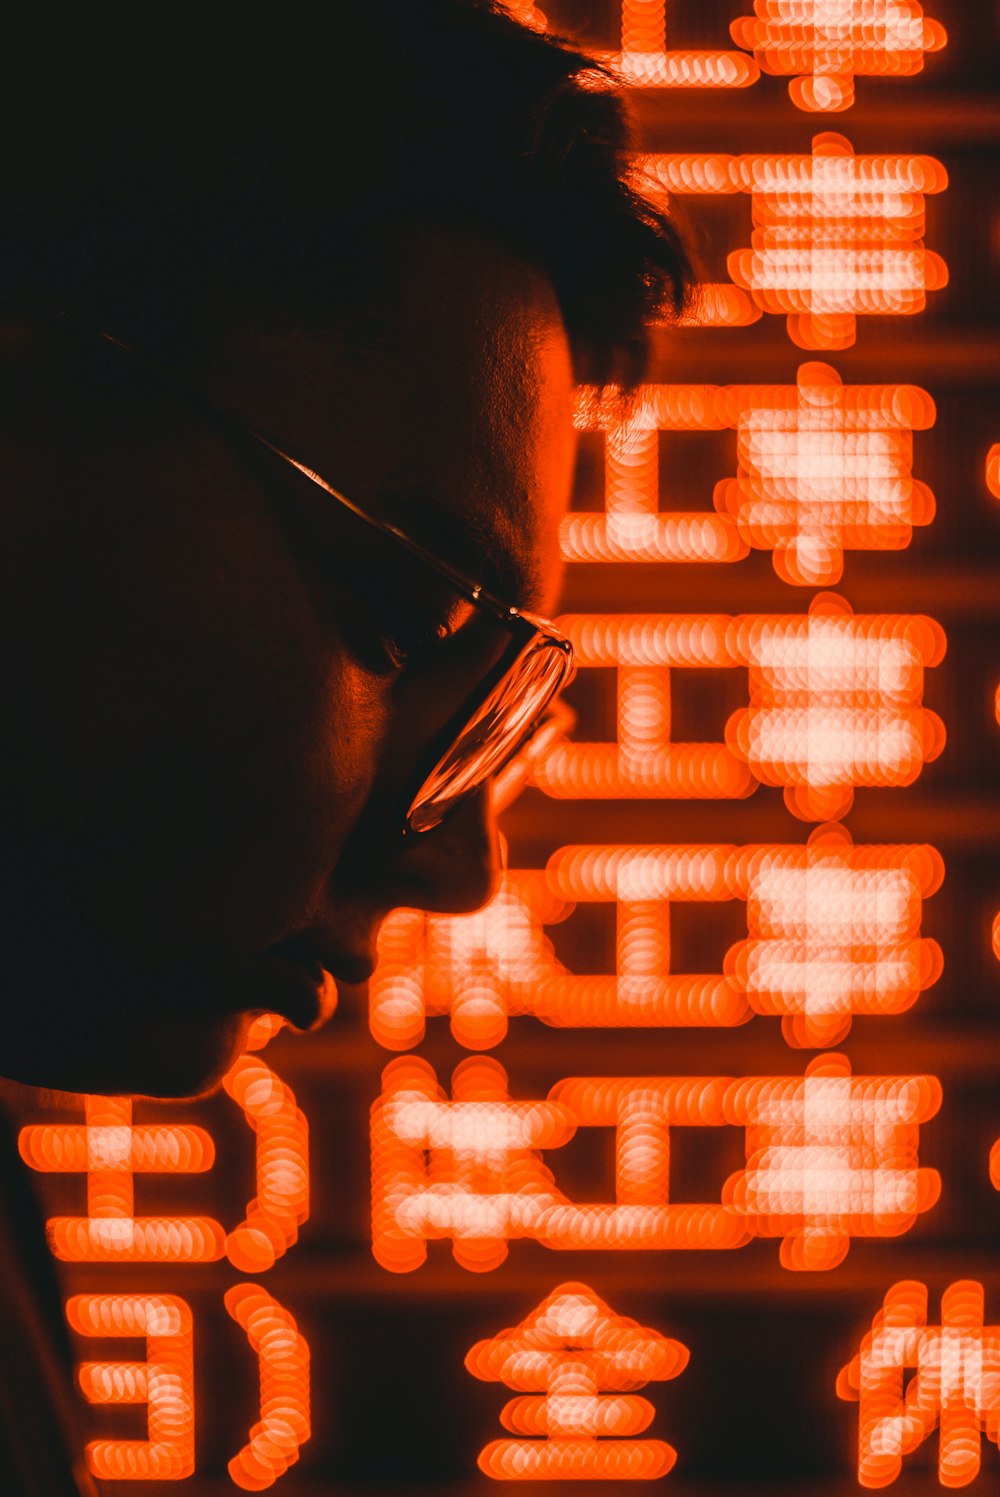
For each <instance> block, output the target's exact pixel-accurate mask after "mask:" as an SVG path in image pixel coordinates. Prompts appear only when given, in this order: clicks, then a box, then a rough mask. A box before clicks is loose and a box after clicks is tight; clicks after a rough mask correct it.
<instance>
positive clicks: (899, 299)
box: [636, 133, 948, 349]
mask: <svg viewBox="0 0 1000 1497" xmlns="http://www.w3.org/2000/svg"><path fill="white" fill-rule="evenodd" d="M636 171H637V173H639V175H640V176H641V178H642V180H643V182H644V183H646V184H651V185H652V186H653V187H654V190H659V191H661V192H665V193H668V194H669V193H684V192H696V193H707V194H712V195H717V194H723V193H734V192H746V193H749V194H750V195H751V199H752V206H753V223H754V228H753V235H752V239H751V245H750V247H749V248H748V249H740V250H736V251H735V252H734V253H733V254H731V255H730V256H729V261H728V268H729V274H730V276H731V277H732V279H733V281H734V282H735V284H736V286H737V287H742V288H744V290H745V291H747V292H748V293H749V294H750V296H751V297H752V298H753V300H754V302H755V303H756V304H757V306H759V307H760V308H761V309H762V310H763V311H765V312H781V313H784V314H785V315H786V317H787V326H788V336H789V337H790V338H791V340H792V342H793V343H795V344H796V345H797V346H798V347H799V348H822V349H835V348H849V347H850V346H851V344H853V342H854V339H855V323H856V319H857V318H858V317H859V316H871V315H873V314H875V315H882V316H889V315H892V316H900V315H912V314H913V313H915V312H922V311H923V310H924V307H925V305H926V301H927V292H928V291H937V290H940V289H941V287H942V286H945V285H947V281H948V271H947V267H946V265H945V263H944V261H943V260H942V259H941V257H940V255H936V254H934V253H933V252H932V251H930V250H926V249H925V248H924V246H923V233H924V199H925V196H926V194H928V193H933V192H943V190H944V189H945V187H946V186H947V183H948V178H947V173H946V172H945V169H944V167H943V166H942V165H941V163H940V161H937V160H936V159H935V158H934V157H932V156H855V154H854V148H853V146H852V145H851V143H850V141H849V140H847V139H845V137H844V136H842V135H835V134H833V133H826V134H823V135H817V136H815V137H814V139H813V149H812V154H811V155H809V156H805V155H801V156H760V155H754V156H728V155H693V154H690V153H685V154H683V155H657V156H643V157H641V158H640V159H639V160H638V161H637V163H636Z"/></svg>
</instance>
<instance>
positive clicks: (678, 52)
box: [611, 0, 760, 88]
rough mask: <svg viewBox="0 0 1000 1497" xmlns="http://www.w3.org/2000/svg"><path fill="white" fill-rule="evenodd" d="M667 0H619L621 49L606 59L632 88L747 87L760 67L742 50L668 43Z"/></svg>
mask: <svg viewBox="0 0 1000 1497" xmlns="http://www.w3.org/2000/svg"><path fill="white" fill-rule="evenodd" d="M666 11H667V3H666V0H622V8H621V17H622V49H621V52H620V53H618V54H617V55H615V56H614V57H613V58H612V59H611V61H612V62H613V63H614V66H615V68H616V70H617V71H618V72H619V73H621V74H622V76H623V77H624V78H625V80H626V82H628V83H630V84H631V85H632V87H633V88H637V87H638V88H643V87H646V88H649V87H652V88H746V87H747V85H748V84H750V83H755V82H756V81H757V79H758V78H759V77H760V69H759V68H758V66H757V64H756V62H754V61H753V59H752V58H749V57H747V56H746V55H745V53H743V52H733V51H728V52H727V51H703V50H702V51H692V50H691V49H690V48H686V49H675V48H671V49H669V50H668V48H667V25H666Z"/></svg>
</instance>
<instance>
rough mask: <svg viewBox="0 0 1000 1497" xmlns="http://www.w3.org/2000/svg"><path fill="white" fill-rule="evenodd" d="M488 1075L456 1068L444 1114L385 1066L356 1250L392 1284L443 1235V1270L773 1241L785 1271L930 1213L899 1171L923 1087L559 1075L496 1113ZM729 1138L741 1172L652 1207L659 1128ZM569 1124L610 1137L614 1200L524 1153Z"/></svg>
mask: <svg viewBox="0 0 1000 1497" xmlns="http://www.w3.org/2000/svg"><path fill="white" fill-rule="evenodd" d="M506 1087H507V1078H506V1073H505V1072H504V1070H503V1068H502V1067H501V1066H500V1065H499V1064H498V1063H497V1062H496V1061H490V1060H485V1059H475V1060H474V1059H472V1058H470V1059H468V1060H465V1061H463V1062H462V1063H461V1065H460V1066H459V1067H458V1068H457V1070H456V1071H455V1075H454V1077H453V1088H454V1092H453V1100H451V1101H449V1100H448V1099H447V1098H446V1097H445V1096H444V1093H443V1092H442V1091H441V1088H440V1087H439V1085H438V1082H437V1078H436V1076H435V1074H434V1071H433V1070H432V1068H431V1067H430V1066H429V1065H428V1064H427V1062H426V1061H423V1060H411V1059H406V1060H402V1059H400V1060H396V1061H393V1062H392V1063H391V1064H390V1065H389V1066H387V1067H386V1070H385V1072H384V1073H383V1092H382V1096H381V1097H380V1098H379V1100H378V1101H377V1102H376V1104H375V1107H374V1109H373V1122H372V1161H373V1164H372V1175H373V1191H372V1195H373V1217H374V1252H375V1256H376V1258H377V1259H378V1261H379V1262H380V1263H381V1264H382V1265H383V1267H385V1268H389V1269H392V1270H394V1271H396V1272H408V1271H410V1270H412V1269H414V1268H419V1267H420V1265H421V1264H422V1263H423V1262H424V1259H425V1257H426V1248H425V1246H424V1244H425V1242H426V1241H427V1240H428V1239H431V1238H441V1237H450V1238H451V1239H452V1241H453V1244H454V1246H453V1251H454V1255H455V1258H456V1260H457V1261H458V1262H459V1263H462V1264H463V1265H464V1266H465V1267H466V1268H471V1269H474V1270H480V1271H483V1270H488V1269H492V1268H495V1267H497V1266H498V1265H499V1264H500V1263H501V1262H503V1260H504V1258H505V1257H506V1252H507V1248H506V1241H507V1240H508V1239H511V1238H518V1237H521V1238H523V1237H527V1238H533V1239H534V1240H535V1241H536V1242H540V1243H542V1244H543V1245H544V1246H546V1247H549V1248H554V1249H575V1250H580V1249H608V1248H611V1249H614V1250H616V1251H621V1250H623V1249H631V1248H646V1249H650V1248H653V1249H659V1250H663V1249H677V1248H686V1249H690V1248H702V1249H704V1248H711V1249H720V1248H735V1247H741V1246H742V1245H743V1244H744V1243H746V1242H748V1241H749V1240H750V1238H751V1237H782V1238H783V1239H784V1240H783V1242H782V1247H781V1261H782V1263H783V1265H784V1266H785V1267H786V1268H790V1269H824V1268H832V1267H835V1266H836V1264H838V1263H839V1262H841V1261H842V1259H843V1258H844V1256H845V1254H846V1253H847V1250H848V1248H849V1246H850V1239H851V1237H852V1236H854V1237H895V1236H899V1235H900V1234H902V1233H904V1232H906V1231H908V1230H909V1229H910V1228H911V1227H912V1226H913V1225H914V1223H915V1222H916V1219H917V1217H918V1216H919V1215H920V1214H921V1213H922V1212H924V1211H927V1210H929V1209H930V1207H931V1206H933V1205H934V1203H935V1201H936V1200H937V1197H938V1193H939V1190H940V1179H939V1177H938V1175H937V1173H936V1172H935V1171H934V1170H929V1169H921V1168H920V1167H919V1166H918V1163H917V1147H918V1143H919V1128H920V1124H921V1123H922V1122H925V1121H926V1120H927V1119H928V1118H931V1117H933V1115H934V1113H935V1112H936V1111H937V1109H938V1107H939V1106H940V1103H941V1088H940V1085H939V1083H938V1082H937V1080H936V1078H935V1077H932V1076H857V1077H852V1076H851V1074H850V1067H849V1065H848V1063H847V1061H846V1060H845V1059H844V1057H843V1056H839V1055H833V1056H824V1057H821V1058H817V1059H816V1060H814V1061H813V1062H811V1064H810V1065H809V1066H808V1068H807V1070H806V1073H805V1076H804V1077H796V1076H758V1077H747V1078H744V1079H742V1080H733V1079H732V1078H730V1077H724V1076H666V1077H641V1076H631V1077H571V1078H568V1079H567V1080H565V1081H561V1082H558V1083H557V1084H556V1085H555V1086H554V1087H553V1088H552V1090H551V1091H550V1093H549V1096H548V1099H547V1100H546V1101H544V1102H542V1101H537V1102H513V1101H512V1100H511V1099H510V1097H509V1096H508V1095H507V1090H506ZM726 1125H729V1126H735V1127H740V1128H743V1129H744V1130H745V1132H746V1159H747V1167H746V1169H744V1170H740V1171H739V1172H737V1174H735V1175H733V1176H731V1177H730V1179H729V1180H728V1181H727V1182H726V1183H725V1186H724V1188H723V1192H722V1200H721V1202H720V1203H719V1204H713V1203H709V1202H701V1203H697V1204H695V1203H683V1204H678V1203H675V1202H671V1201H670V1199H669V1177H670V1151H669V1141H670V1129H671V1127H721V1126H726ZM577 1127H603V1128H613V1129H614V1130H615V1139H616V1148H615V1159H616V1164H615V1195H616V1199H615V1201H614V1202H610V1203H600V1204H586V1205H577V1204H575V1203H573V1202H571V1201H569V1200H568V1199H567V1198H566V1196H565V1195H563V1194H562V1192H561V1191H559V1189H558V1187H557V1186H556V1185H555V1184H554V1182H553V1178H552V1175H551V1173H550V1172H549V1170H548V1169H547V1168H546V1166H545V1164H544V1163H543V1161H542V1158H541V1154H540V1152H539V1151H540V1150H542V1149H544V1148H558V1147H560V1146H561V1145H562V1144H564V1143H566V1142H567V1141H568V1140H569V1139H570V1138H571V1137H572V1136H573V1134H574V1133H575V1131H576V1129H577Z"/></svg>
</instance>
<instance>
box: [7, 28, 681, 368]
mask: <svg viewBox="0 0 1000 1497" xmlns="http://www.w3.org/2000/svg"><path fill="white" fill-rule="evenodd" d="M186 14H187V15H190V14H191V13H190V12H188V13H186V12H185V10H184V9H183V8H182V9H181V10H180V12H179V13H178V16H177V18H176V19H175V18H173V16H172V17H171V20H170V24H171V25H174V26H175V27H178V28H180V27H181V26H183V24H184V20H185V16H186ZM261 14H262V15H263V16H265V17H267V16H269V13H268V12H266V11H265V12H263V13H261ZM277 14H278V13H273V15H277ZM311 14H312V16H313V17H315V16H316V15H318V14H320V13H319V12H317V11H315V10H313V11H312V13H311ZM144 15H145V16H147V17H149V16H155V15H156V8H155V7H154V8H153V10H152V11H150V12H144ZM273 15H272V17H270V18H268V19H266V20H262V19H259V18H258V19H254V17H253V14H252V13H251V12H247V11H243V12H242V13H240V14H239V15H238V18H237V17H236V16H231V17H228V18H227V19H228V24H227V26H226V28H225V29H223V28H222V27H220V28H219V33H218V34H217V35H212V34H208V33H205V32H204V31H201V32H196V31H193V30H191V29H189V30H188V31H186V32H185V34H184V35H183V36H182V37H178V36H177V35H176V34H174V35H170V36H168V35H163V36H161V37H159V38H158V39H157V42H156V44H155V49H154V58H153V63H154V65H155V72H153V71H152V70H151V68H150V66H149V65H148V64H147V60H146V57H145V54H144V50H143V45H142V44H141V43H140V41H139V40H138V38H137V37H135V36H129V35H126V36H123V35H122V34H121V31H120V29H118V30H115V29H114V28H115V27H118V26H119V24H120V23H119V22H118V21H115V22H114V25H113V24H112V22H111V21H109V20H107V19H104V20H103V21H102V19H101V17H100V12H97V13H93V12H90V13H88V16H87V21H86V25H87V27H88V28H90V29H89V30H87V31H81V32H80V34H79V35H77V36H73V35H70V34H67V32H66V30H65V28H64V27H63V26H62V23H60V38H59V42H58V53H57V54H56V55H53V44H52V42H51V40H50V39H47V40H46V41H45V43H44V45H43V43H42V41H41V40H39V41H38V44H37V46H38V56H40V57H42V58H43V59H44V69H43V70H40V71H32V70H31V69H30V68H22V69H18V68H17V67H16V66H15V65H13V64H12V66H11V69H10V73H9V80H10V81H9V84H8V83H5V98H4V99H3V100H2V102H0V110H2V115H3V116H4V117H3V118H2V126H3V129H4V147H3V160H2V180H0V295H3V296H4V298H5V300H8V301H15V302H16V301H22V302H24V301H30V302H33V303H35V304H40V305H42V306H46V307H48V308H49V309H51V310H63V311H70V312H72V313H74V314H75V315H77V316H81V317H86V318H87V319H88V320H91V321H94V322H98V323H99V324H100V325H102V326H104V327H107V328H109V329H110V330H112V331H114V332H116V333H117V334H118V335H119V336H125V337H129V338H132V339H135V340H142V341H143V342H144V343H145V344H146V345H152V346H155V347H159V348H161V349H162V348H163V347H165V346H170V345H172V344H173V343H174V342H175V341H177V340H187V339H190V338H191V337H195V338H208V337H211V335H212V333H213V330H215V331H217V330H218V329H219V328H220V327H221V326H222V325H224V324H225V322H226V321H227V319H238V318H240V317H245V316H247V315H252V316H255V317H258V318H260V317H266V316H268V315H274V316H281V317H288V318H294V319H297V320H300V321H302V322H304V323H306V324H308V323H310V322H315V321H326V320H336V319H338V318H340V319H344V318H347V319H350V318H351V317H352V316H354V317H357V315H358V312H359V309H360V311H361V314H362V315H364V313H365V311H366V310H374V309H375V308H377V307H384V306H385V305H387V304H391V295H392V280H393V274H394V265H395V266H396V267H397V270H398V262H399V260H400V257H401V256H404V255H405V253H406V243H407V238H408V236H409V235H411V234H412V233H413V232H414V231H415V230H419V229H421V228H455V229H460V230H468V231H471V232H473V233H477V234H481V235H484V236H487V237H489V238H491V239H493V240H495V241H497V242H499V243H500V244H502V245H503V246H505V247H506V248H508V249H510V250H511V251H513V252H515V253H517V254H518V255H520V256H522V257H523V258H525V259H526V260H527V261H529V262H531V263H532V264H534V265H535V266H537V267H538V268H539V269H541V270H542V271H544V272H545V273H546V274H547V275H548V277H549V279H550V280H551V282H552V285H553V287H554V289H555V292H556V296H557V298H558V301H559V304H560V308H561V311H562V314H563V319H564V321H565V324H566V328H567V332H568V335H569V338H570V343H571V346H572V348H573V352H574V358H575V361H576V366H577V372H578V375H579V377H581V378H586V379H591V380H594V381H596V382H598V383H602V384H604V383H615V384H618V385H620V386H622V387H623V388H625V389H629V388H632V387H634V386H635V385H636V384H637V383H638V382H639V381H641V379H642V378H643V375H644V373H645V371H646V369H647V366H648V362H649V348H650V344H649V324H650V323H651V321H654V320H656V319H662V318H667V319H669V318H671V317H674V316H676V315H678V314H679V313H680V312H681V310H682V309H683V307H684V305H685V303H686V300H687V298H688V296H689V294H690V290H691V287H692V283H693V275H692V272H691V269H690V266H689V262H688V259H687V256H686V254H685V252H684V249H683V246H682V244H681V241H680V238H679V236H678V235H677V233H676V231H675V229H674V227H673V225H672V224H671V222H670V221H669V219H668V218H667V217H666V215H665V214H664V213H663V212H662V211H660V210H659V209H657V208H655V207H654V206H653V205H652V204H650V203H649V202H648V201H646V200H645V199H644V198H643V197H642V196H641V195H640V194H639V193H638V192H637V191H636V190H635V188H634V187H633V186H632V185H630V180H629V162H630V151H631V145H632V142H631V137H630V130H629V124H628V119H627V115H626V112H625V108H624V104H623V100H622V96H621V90H620V88H619V86H618V85H617V84H616V82H615V80H614V78H613V76H612V75H611V74H609V73H608V72H607V71H606V70H605V69H603V68H602V67H600V66H599V65H598V64H597V63H595V61H594V60H593V59H592V58H590V57H588V56H586V55H585V54H584V53H582V52H580V51H579V50H576V49H575V48H574V47H572V46H571V45H568V44H566V43H564V42H561V41H558V40H556V39H553V38H551V37H549V36H545V35H541V34H538V33H536V32H534V31H532V30H530V29H528V28H527V27H524V26H521V25H519V24H518V23H516V22H515V21H513V20H512V19H511V18H510V17H509V16H507V15H506V14H505V13H504V12H503V11H502V10H501V9H500V8H499V7H498V6H497V5H496V4H493V3H486V0H377V3H376V0H355V3H354V5H353V6H351V8H350V9H348V8H347V7H344V10H343V13H341V10H340V8H339V7H338V8H334V9H332V10H330V11H327V12H326V19H325V21H320V22H317V21H315V20H314V19H312V20H310V19H307V18H306V14H305V11H304V10H300V9H298V8H297V7H294V6H286V7H282V9H281V12H280V26H281V31H280V33H278V32H277V31H276V30H275V29H274V28H275V27H276V26H277V24H278V22H277V21H276V20H274V19H273ZM217 16H218V13H216V17H217ZM95 17H96V18H95ZM331 20H332V23H333V27H334V34H335V36H336V38H337V40H336V44H335V50H334V51H332V52H331V51H330V50H329V49H328V47H327V45H326V42H325V35H326V28H327V27H329V25H330V22H331ZM95 27H97V28H99V30H98V31H96V32H95V30H94V28H95ZM24 55H25V56H30V52H29V50H28V49H27V48H26V49H25V54H24ZM8 56H9V57H10V56H11V52H8ZM18 72H20V75H21V76H20V82H18V79H17V77H16V76H14V75H16V74H17V73H18ZM25 73H27V74H28V76H27V77H25Z"/></svg>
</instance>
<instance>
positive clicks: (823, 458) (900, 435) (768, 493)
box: [715, 363, 935, 587]
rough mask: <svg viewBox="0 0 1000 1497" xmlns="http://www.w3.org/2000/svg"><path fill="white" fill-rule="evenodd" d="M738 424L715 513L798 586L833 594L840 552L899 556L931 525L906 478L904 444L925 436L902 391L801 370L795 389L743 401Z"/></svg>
mask: <svg viewBox="0 0 1000 1497" xmlns="http://www.w3.org/2000/svg"><path fill="white" fill-rule="evenodd" d="M740 405H741V409H740V412H739V416H738V418H737V433H738V456H739V467H738V470H737V476H736V478H735V479H730V480H728V481H725V482H723V483H722V484H720V485H719V486H718V487H717V489H716V493H715V503H716V507H717V508H719V509H720V510H722V511H723V512H724V513H728V514H731V515H732V516H733V518H734V520H735V522H736V527H737V530H738V532H739V535H740V537H741V538H742V539H743V540H744V541H745V542H748V543H749V544H750V545H751V546H753V547H754V548H755V549H757V550H767V551H771V552H772V553H773V560H774V569H775V571H776V572H777V573H778V576H779V577H781V578H782V580H783V581H785V582H790V583H792V584H793V585H797V586H803V587H804V586H814V585H817V586H829V584H830V583H833V582H839V581H840V578H841V576H842V575H843V570H844V551H845V549H847V550H852V551H900V550H902V549H904V547H906V546H908V545H909V544H910V539H911V537H912V534H913V526H914V525H927V524H929V523H930V521H931V520H932V519H933V518H934V495H933V494H932V493H931V491H930V489H929V488H928V487H927V485H926V484H923V483H920V482H918V481H916V480H914V479H913V478H912V476H911V471H910V470H911V464H912V457H913V437H912V432H913V431H915V430H922V429H925V428H927V427H929V426H932V425H933V424H934V418H935V412H934V402H933V401H932V400H931V398H930V396H929V395H928V394H927V392H926V391H925V390H921V389H919V388H917V387H916V386H913V385H849V386H845V385H843V384H842V383H841V379H840V376H839V375H838V374H837V373H836V371H835V370H833V369H831V368H830V366H829V365H828V364H819V363H813V364H803V365H801V367H800V369H799V373H798V385H797V386H787V385H776V386H770V387H767V386H765V387H762V388H760V389H758V390H752V389H751V390H749V391H748V392H747V396H746V397H745V398H744V399H743V400H742V401H741V402H740Z"/></svg>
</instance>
